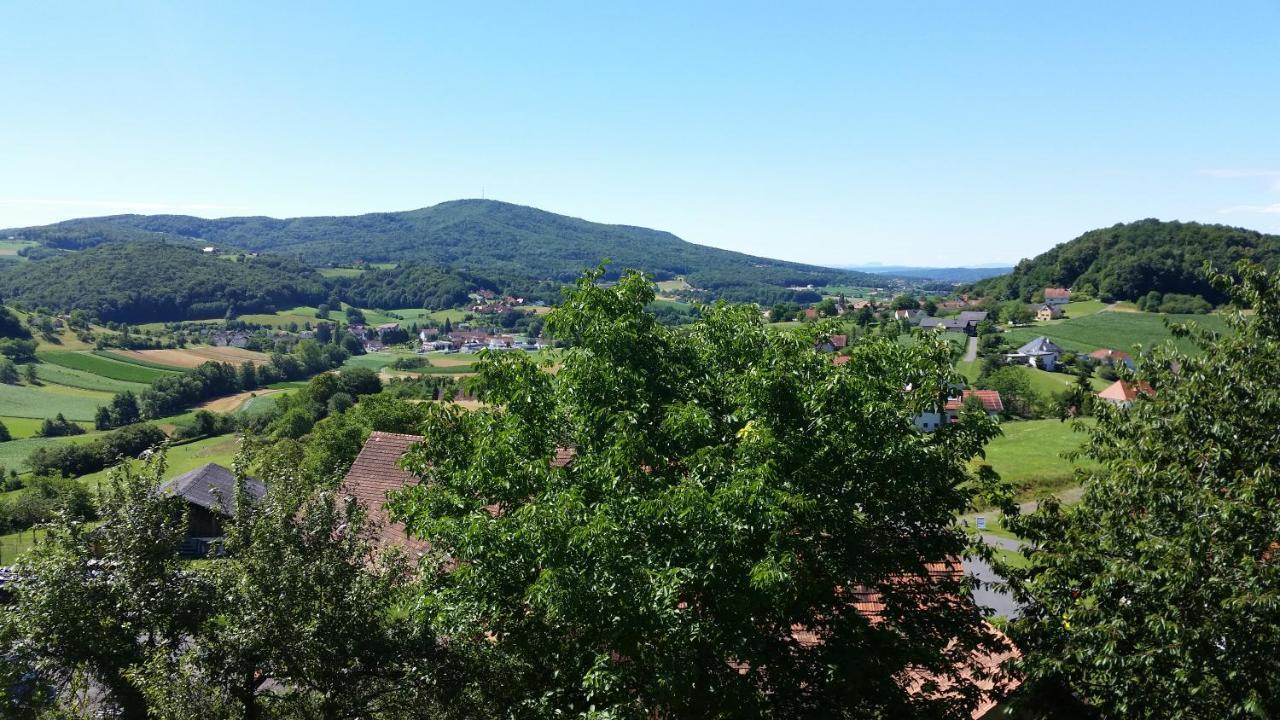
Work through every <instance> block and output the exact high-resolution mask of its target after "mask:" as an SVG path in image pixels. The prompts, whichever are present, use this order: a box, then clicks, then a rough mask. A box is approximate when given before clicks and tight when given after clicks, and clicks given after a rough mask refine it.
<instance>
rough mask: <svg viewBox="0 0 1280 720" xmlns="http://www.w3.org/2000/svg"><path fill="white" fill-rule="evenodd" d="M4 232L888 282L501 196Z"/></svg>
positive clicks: (752, 288)
mask: <svg viewBox="0 0 1280 720" xmlns="http://www.w3.org/2000/svg"><path fill="white" fill-rule="evenodd" d="M5 232H6V233H7V234H8V235H14V236H17V237H19V238H22V239H27V240H33V241H36V242H40V243H41V244H43V245H45V246H46V247H52V248H64V249H83V248H88V247H93V246H96V245H99V244H102V243H110V242H119V241H121V240H155V239H157V238H167V239H172V240H174V241H179V242H191V241H192V239H199V241H200V242H201V243H207V244H213V245H215V246H218V247H220V248H222V249H233V248H239V249H242V250H248V251H253V252H269V253H274V254H278V255H289V256H296V257H298V258H300V259H302V260H304V261H306V262H308V263H312V264H315V265H331V264H338V265H349V264H352V263H357V262H361V261H363V262H370V263H372V262H406V261H419V262H422V263H424V264H431V265H436V266H440V267H443V268H446V269H452V270H465V271H467V272H471V273H475V274H477V275H481V276H484V277H487V278H496V277H521V278H533V279H537V280H553V281H557V282H568V281H571V280H572V279H573V278H575V277H577V276H578V274H579V273H580V272H581V271H582V270H583V269H584V268H586V267H594V266H595V265H597V264H598V263H600V261H602V260H604V259H609V260H611V261H612V263H611V265H610V272H609V275H608V277H611V278H616V277H617V276H618V275H619V274H620V273H621V272H622V271H623V270H624V269H627V268H635V269H639V270H643V271H645V272H649V273H652V274H653V275H654V276H655V277H656V278H657V279H659V280H663V279H668V278H672V277H676V276H684V277H686V278H687V279H688V280H689V282H690V283H691V284H693V285H694V286H696V287H699V288H703V289H705V290H708V291H710V292H711V293H712V294H713V295H717V296H724V297H728V298H732V299H738V300H748V299H749V300H759V301H773V300H775V299H776V298H774V297H773V296H772V295H771V293H772V294H776V293H777V292H778V291H779V289H780V288H785V287H787V286H791V285H809V284H812V285H826V284H841V285H870V286H877V285H883V284H884V283H885V282H886V279H885V278H883V277H880V276H875V275H870V274H867V273H860V272H854V271H850V270H836V269H832V268H824V267H819V266H815V265H804V264H800V263H791V262H783V261H780V260H770V259H767V258H761V257H754V256H751V255H745V254H742V253H736V252H730V251H728V250H720V249H717V248H711V247H706V246H702V245H695V244H693V243H689V242H686V241H684V240H681V239H680V238H678V237H676V236H675V235H672V234H671V233H667V232H661V231H657V230H650V229H647V228H641V227H632V226H627V225H606V224H601V223H593V222H588V221H586V220H580V219H577V218H572V217H566V216H564V215H556V214H554V213H549V212H545V211H542V210H537V209H535V208H529V207H522V206H519V205H512V204H509V203H502V202H497V201H492V200H457V201H453V202H446V203H441V204H439V205H435V206H432V207H428V208H422V209H420V210H411V211H407V212H394V213H374V214H369V215H359V216H353V217H310V218H292V219H285V220H277V219H274V218H267V217H244V218H224V219H220V220H205V219H202V218H196V217H190V216H184V215H150V216H145V215H116V216H111V217H102V218H85V219H79V220H69V221H66V222H62V223H57V224H55V225H47V226H43V227H36V228H25V229H17V230H8V231H5ZM722 290H723V292H722ZM762 294H765V295H770V296H769V297H764V296H763V295H762ZM757 295H761V296H760V297H757Z"/></svg>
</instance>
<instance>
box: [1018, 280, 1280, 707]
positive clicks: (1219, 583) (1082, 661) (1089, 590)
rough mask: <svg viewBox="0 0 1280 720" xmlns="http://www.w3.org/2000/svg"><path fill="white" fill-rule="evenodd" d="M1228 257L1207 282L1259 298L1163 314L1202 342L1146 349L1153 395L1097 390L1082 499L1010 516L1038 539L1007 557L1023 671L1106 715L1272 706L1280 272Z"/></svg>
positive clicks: (1235, 295)
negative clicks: (1231, 268) (1207, 319)
mask: <svg viewBox="0 0 1280 720" xmlns="http://www.w3.org/2000/svg"><path fill="white" fill-rule="evenodd" d="M1239 274H1240V277H1239V278H1237V279H1235V281H1234V282H1233V281H1232V280H1231V279H1229V278H1226V277H1223V276H1215V278H1214V285H1215V287H1216V288H1218V289H1219V291H1221V292H1222V293H1224V294H1228V295H1229V296H1230V297H1231V298H1232V299H1233V301H1234V302H1235V303H1236V304H1237V306H1238V307H1247V308H1252V309H1253V311H1254V313H1255V314H1254V315H1253V316H1252V317H1248V316H1246V315H1245V314H1244V313H1242V312H1233V313H1231V314H1229V315H1228V316H1227V321H1228V324H1229V325H1230V328H1231V332H1229V333H1227V334H1225V335H1221V336H1219V335H1216V334H1213V333H1209V332H1206V331H1200V330H1194V329H1186V328H1178V329H1176V332H1175V334H1177V335H1180V336H1187V337H1189V338H1190V339H1191V341H1192V342H1194V344H1195V345H1197V346H1198V347H1199V349H1200V352H1194V353H1188V352H1182V351H1179V350H1178V349H1177V348H1176V347H1174V346H1173V345H1172V344H1166V345H1164V346H1161V347H1158V348H1156V349H1155V350H1153V351H1152V353H1151V355H1150V357H1148V358H1145V359H1144V360H1143V362H1142V363H1141V365H1140V367H1139V372H1138V377H1139V378H1140V379H1141V380H1143V381H1145V382H1147V383H1149V385H1150V387H1151V388H1153V390H1154V395H1151V396H1143V397H1140V399H1138V400H1137V401H1136V402H1135V403H1134V404H1133V405H1132V406H1131V407H1129V408H1127V409H1121V408H1116V407H1112V406H1109V405H1105V404H1101V403H1100V404H1099V405H1098V407H1097V408H1096V410H1095V412H1096V414H1097V424H1096V426H1095V427H1094V428H1093V429H1092V431H1091V432H1090V440H1089V444H1088V446H1087V450H1086V455H1087V456H1088V457H1090V458H1092V459H1093V460H1094V461H1096V463H1097V465H1096V466H1095V467H1096V469H1091V470H1088V471H1087V472H1086V474H1085V478H1086V482H1085V483H1084V488H1085V491H1084V495H1083V496H1082V497H1081V499H1080V502H1079V504H1078V505H1076V506H1075V507H1073V508H1069V509H1068V508H1064V507H1062V506H1060V505H1059V504H1058V503H1056V502H1049V503H1045V504H1044V505H1043V506H1042V508H1041V510H1040V511H1038V512H1036V513H1035V514H1033V515H1030V516H1026V517H1023V518H1020V519H1019V520H1018V521H1017V522H1016V524H1015V529H1016V530H1017V532H1018V533H1019V534H1020V535H1022V536H1023V537H1025V538H1027V539H1028V540H1029V541H1031V542H1032V543H1034V545H1035V547H1036V548H1037V549H1036V550H1035V551H1034V552H1032V553H1031V554H1030V567H1028V568H1026V569H1014V568H1007V569H1006V572H1007V573H1008V576H1009V577H1010V578H1011V580H1012V583H1013V586H1014V588H1015V590H1016V591H1017V593H1018V595H1019V596H1020V597H1021V598H1022V600H1023V601H1024V602H1026V603H1027V608H1026V610H1025V611H1024V613H1023V615H1022V617H1021V618H1020V619H1018V620H1017V621H1015V622H1014V623H1013V625H1012V629H1013V632H1014V633H1015V634H1016V638H1017V639H1018V641H1019V644H1020V645H1021V647H1022V648H1023V650H1024V651H1025V652H1026V658H1025V667H1026V669H1027V671H1028V672H1029V674H1030V677H1031V678H1032V679H1048V680H1059V681H1065V682H1066V683H1067V684H1069V685H1070V686H1071V687H1072V688H1074V689H1075V690H1076V692H1078V693H1079V694H1081V695H1082V696H1083V697H1084V698H1085V699H1087V700H1089V701H1090V702H1092V703H1094V704H1096V705H1097V706H1099V707H1100V708H1101V709H1102V710H1104V711H1105V712H1107V713H1108V714H1109V715H1110V716H1112V717H1125V718H1188V719H1189V718H1209V717H1212V718H1255V717H1257V718H1261V717H1277V716H1280V654H1277V652H1276V648H1277V647H1280V603H1277V601H1276V598H1277V596H1280V564H1278V563H1277V559H1278V558H1277V555H1278V548H1280V546H1278V545H1277V534H1276V528H1277V527H1280V504H1277V501H1276V498H1277V497H1280V480H1278V478H1277V472H1276V468H1277V467H1280V450H1278V449H1277V445H1276V427H1280V366H1277V365H1276V364H1275V363H1274V362H1272V359H1273V358H1274V357H1275V353H1276V352H1277V351H1280V279H1278V278H1277V277H1276V275H1274V274H1272V273H1268V272H1264V271H1262V270H1260V269H1258V268H1257V267H1250V266H1241V267H1240V268H1239Z"/></svg>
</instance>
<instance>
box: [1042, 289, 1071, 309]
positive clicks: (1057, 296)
mask: <svg viewBox="0 0 1280 720" xmlns="http://www.w3.org/2000/svg"><path fill="white" fill-rule="evenodd" d="M1044 301H1045V303H1047V304H1049V305H1066V304H1067V303H1069V302H1071V291H1070V290H1068V289H1066V288H1045V289H1044Z"/></svg>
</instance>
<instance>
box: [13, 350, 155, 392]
mask: <svg viewBox="0 0 1280 720" xmlns="http://www.w3.org/2000/svg"><path fill="white" fill-rule="evenodd" d="M38 357H39V358H40V360H42V361H43V362H46V363H52V364H54V365H61V366H63V367H66V368H71V369H72V370H81V371H83V372H86V373H91V374H93V375H100V376H102V377H104V378H110V379H112V380H122V381H124V382H129V383H144V384H147V383H152V382H154V381H156V380H158V379H160V378H162V377H165V376H168V375H173V374H174V371H173V370H161V369H158V368H153V367H146V366H143V365H139V364H136V363H131V362H128V361H126V360H123V359H118V358H116V357H115V356H109V355H105V354H98V353H91V352H70V351H65V350H64V351H53V352H43V353H39V354H38Z"/></svg>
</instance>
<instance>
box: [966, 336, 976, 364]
mask: <svg viewBox="0 0 1280 720" xmlns="http://www.w3.org/2000/svg"><path fill="white" fill-rule="evenodd" d="M977 359H978V338H977V336H973V337H970V338H969V345H968V347H967V348H966V349H965V351H964V361H965V362H970V363H971V362H974V361H975V360H977Z"/></svg>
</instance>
